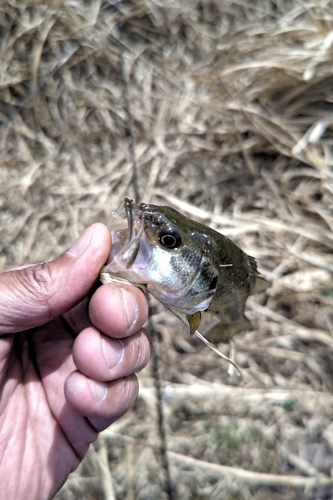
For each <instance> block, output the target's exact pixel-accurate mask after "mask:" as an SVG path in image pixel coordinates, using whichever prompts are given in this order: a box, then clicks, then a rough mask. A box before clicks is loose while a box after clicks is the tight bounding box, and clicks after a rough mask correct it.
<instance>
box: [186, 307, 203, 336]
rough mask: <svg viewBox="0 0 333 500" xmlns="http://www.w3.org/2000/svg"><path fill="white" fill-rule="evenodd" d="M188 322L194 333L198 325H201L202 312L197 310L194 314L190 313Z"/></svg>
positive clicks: (191, 331)
mask: <svg viewBox="0 0 333 500" xmlns="http://www.w3.org/2000/svg"><path fill="white" fill-rule="evenodd" d="M187 319H188V323H189V325H190V333H191V335H193V333H194V332H195V331H196V330H197V329H198V326H199V325H200V321H201V312H200V311H197V312H195V313H193V314H189V315H188V316H187Z"/></svg>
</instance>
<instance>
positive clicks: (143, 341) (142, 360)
mask: <svg viewBox="0 0 333 500" xmlns="http://www.w3.org/2000/svg"><path fill="white" fill-rule="evenodd" d="M132 349H133V351H132V352H133V355H134V359H135V367H134V372H137V371H140V370H142V368H144V367H145V366H146V364H147V363H148V361H149V359H150V356H151V352H152V346H151V342H150V339H149V338H148V336H147V335H146V333H145V332H144V331H143V330H141V332H139V333H138V334H137V335H135V336H134V338H133V344H132Z"/></svg>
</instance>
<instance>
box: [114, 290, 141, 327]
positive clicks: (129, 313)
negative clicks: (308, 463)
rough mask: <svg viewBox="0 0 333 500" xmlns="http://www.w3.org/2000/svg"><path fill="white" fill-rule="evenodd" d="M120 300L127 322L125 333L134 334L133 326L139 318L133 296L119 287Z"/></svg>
mask: <svg viewBox="0 0 333 500" xmlns="http://www.w3.org/2000/svg"><path fill="white" fill-rule="evenodd" d="M119 290H120V296H121V298H122V304H123V311H124V316H125V318H126V322H127V331H128V332H132V333H134V331H135V328H134V325H135V323H136V321H137V319H138V316H139V307H138V303H137V301H136V298H135V297H134V295H133V294H132V293H131V292H130V291H129V290H127V289H124V288H122V287H121V286H120V287H119Z"/></svg>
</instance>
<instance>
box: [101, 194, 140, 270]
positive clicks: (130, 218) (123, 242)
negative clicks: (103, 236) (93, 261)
mask: <svg viewBox="0 0 333 500" xmlns="http://www.w3.org/2000/svg"><path fill="white" fill-rule="evenodd" d="M106 225H107V227H108V228H109V230H110V233H111V238H112V247H111V252H110V255H109V258H108V260H107V262H106V266H107V267H112V265H114V266H115V264H116V263H117V264H118V265H120V266H121V267H122V269H124V267H125V268H126V269H129V268H130V267H131V266H132V265H133V263H134V261H135V259H136V257H137V255H138V252H139V250H140V240H141V236H142V234H143V231H144V225H143V217H142V211H141V210H140V208H139V207H138V205H137V204H135V202H134V200H131V199H129V198H125V199H124V201H123V202H122V203H121V204H120V206H119V207H118V208H117V209H116V210H115V211H114V212H112V215H111V218H110V219H109V221H108V222H107V224H106Z"/></svg>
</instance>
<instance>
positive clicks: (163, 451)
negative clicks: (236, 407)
mask: <svg viewBox="0 0 333 500" xmlns="http://www.w3.org/2000/svg"><path fill="white" fill-rule="evenodd" d="M107 2H108V3H109V4H110V5H113V7H114V8H115V10H116V16H117V17H116V28H117V32H118V36H117V37H116V43H117V47H118V53H119V65H120V75H121V81H122V86H123V101H124V110H125V113H126V117H127V137H128V146H129V152H130V155H131V161H132V185H133V190H134V196H135V201H136V202H138V201H139V200H140V192H139V183H138V175H137V164H136V158H135V138H134V133H133V121H132V115H131V111H130V104H129V92H128V82H127V75H126V69H125V61H124V59H125V56H124V44H123V33H122V29H121V11H120V4H121V0H119V1H117V2H115V3H114V4H111V2H110V0H107ZM146 298H147V301H148V308H149V316H148V330H149V332H150V333H151V335H152V337H153V338H154V337H156V334H157V333H158V332H156V331H155V330H154V324H153V320H152V314H151V313H152V311H151V301H150V298H149V295H148V294H146ZM151 366H152V374H153V379H154V383H155V393H156V408H157V426H158V432H159V438H160V455H161V459H162V467H163V469H164V476H165V493H166V494H167V496H168V500H173V488H172V481H171V475H170V466H169V460H168V455H167V439H166V432H165V424H164V413H163V402H162V390H161V381H160V376H159V357H158V354H157V351H156V349H153V353H152V365H151Z"/></svg>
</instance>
